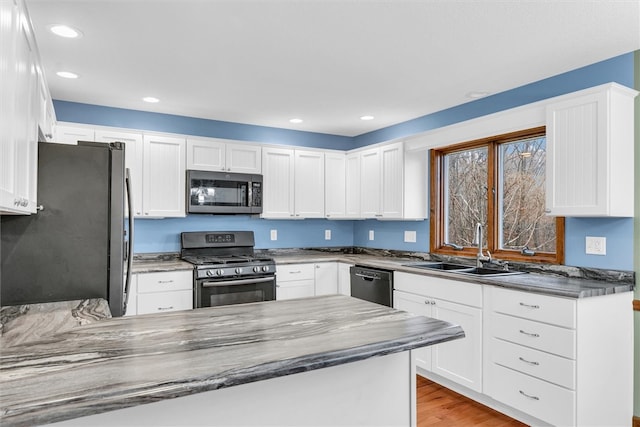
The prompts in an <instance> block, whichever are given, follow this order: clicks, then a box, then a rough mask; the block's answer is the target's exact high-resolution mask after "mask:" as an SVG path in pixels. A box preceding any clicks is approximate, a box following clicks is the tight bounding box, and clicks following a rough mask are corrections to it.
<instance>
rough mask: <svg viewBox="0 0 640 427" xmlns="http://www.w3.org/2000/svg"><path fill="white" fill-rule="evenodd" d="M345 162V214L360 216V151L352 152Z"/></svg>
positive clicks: (354, 216) (350, 216) (353, 216)
mask: <svg viewBox="0 0 640 427" xmlns="http://www.w3.org/2000/svg"><path fill="white" fill-rule="evenodd" d="M345 161H346V164H345V199H346V206H345V216H346V217H347V218H360V153H350V154H347V156H346V160H345Z"/></svg>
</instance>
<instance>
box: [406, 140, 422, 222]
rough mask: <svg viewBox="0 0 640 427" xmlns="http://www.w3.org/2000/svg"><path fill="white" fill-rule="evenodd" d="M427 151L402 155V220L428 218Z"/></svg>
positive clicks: (413, 151)
mask: <svg viewBox="0 0 640 427" xmlns="http://www.w3.org/2000/svg"><path fill="white" fill-rule="evenodd" d="M428 164H429V151H428V150H427V149H420V150H411V151H405V153H404V166H403V167H404V203H403V207H404V211H403V214H402V217H403V218H404V219H412V220H415V219H427V218H428V217H429V215H428V212H429V200H428V195H429V179H428V173H429V167H428Z"/></svg>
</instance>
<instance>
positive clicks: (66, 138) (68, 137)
mask: <svg viewBox="0 0 640 427" xmlns="http://www.w3.org/2000/svg"><path fill="white" fill-rule="evenodd" d="M94 140H95V131H94V129H93V128H88V127H82V126H72V125H56V126H55V129H54V138H53V142H55V143H58V144H77V143H78V141H94Z"/></svg>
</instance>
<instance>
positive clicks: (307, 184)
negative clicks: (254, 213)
mask: <svg viewBox="0 0 640 427" xmlns="http://www.w3.org/2000/svg"><path fill="white" fill-rule="evenodd" d="M262 166H263V180H264V194H263V197H264V199H263V212H262V217H263V218H271V219H303V218H324V188H325V187H324V152H322V151H313V150H293V149H287V148H274V147H268V148H263V149H262Z"/></svg>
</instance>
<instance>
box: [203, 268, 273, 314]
mask: <svg viewBox="0 0 640 427" xmlns="http://www.w3.org/2000/svg"><path fill="white" fill-rule="evenodd" d="M275 299H276V278H275V276H273V275H271V276H263V277H250V278H240V279H223V280H209V279H198V280H197V281H196V293H195V306H196V308H201V307H217V306H221V305H232V304H244V303H248V302H260V301H273V300H275Z"/></svg>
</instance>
